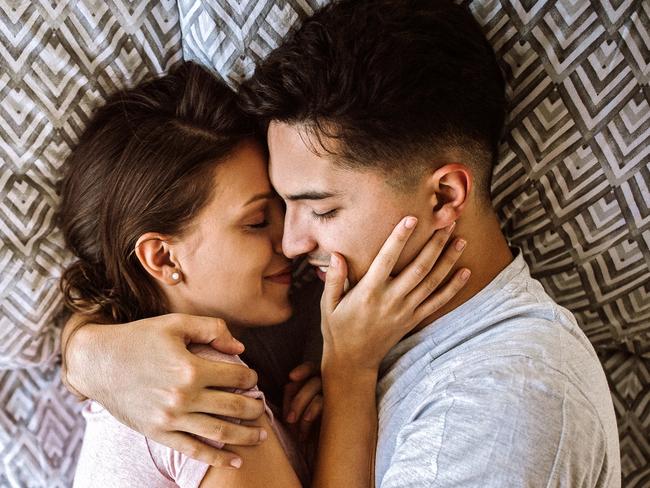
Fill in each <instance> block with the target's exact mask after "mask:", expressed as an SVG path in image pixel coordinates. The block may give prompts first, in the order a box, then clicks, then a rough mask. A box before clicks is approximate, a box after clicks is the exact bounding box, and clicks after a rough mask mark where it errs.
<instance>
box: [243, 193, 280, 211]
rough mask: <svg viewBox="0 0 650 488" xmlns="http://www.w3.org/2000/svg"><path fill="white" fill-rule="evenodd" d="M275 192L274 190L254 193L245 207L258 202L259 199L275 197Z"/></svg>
mask: <svg viewBox="0 0 650 488" xmlns="http://www.w3.org/2000/svg"><path fill="white" fill-rule="evenodd" d="M274 195H275V194H274V193H273V192H272V191H268V192H266V193H258V194H257V195H254V196H253V197H251V198H250V199H249V200H248V201H247V202H246V203H245V204H244V207H246V206H248V205H250V204H251V203H254V202H257V201H258V200H264V199H271V198H273V197H274Z"/></svg>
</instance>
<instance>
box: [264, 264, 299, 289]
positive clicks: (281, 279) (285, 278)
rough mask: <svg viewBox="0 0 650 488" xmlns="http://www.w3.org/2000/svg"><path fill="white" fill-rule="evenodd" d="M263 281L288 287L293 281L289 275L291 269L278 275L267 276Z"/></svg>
mask: <svg viewBox="0 0 650 488" xmlns="http://www.w3.org/2000/svg"><path fill="white" fill-rule="evenodd" d="M265 279H267V280H269V281H271V282H273V283H279V284H281V285H290V284H291V282H292V280H293V277H292V275H291V268H287V269H285V270H283V271H280V272H279V273H276V274H274V275H270V276H267V277H266V278H265Z"/></svg>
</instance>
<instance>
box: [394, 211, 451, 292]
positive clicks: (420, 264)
mask: <svg viewBox="0 0 650 488" xmlns="http://www.w3.org/2000/svg"><path fill="white" fill-rule="evenodd" d="M455 226H456V223H455V222H454V223H452V224H450V225H448V226H447V227H445V228H443V229H439V230H437V231H436V232H434V234H433V235H432V236H431V238H430V239H429V241H428V242H427V243H426V244H425V245H424V247H423V248H422V250H421V251H420V253H419V254H418V255H417V256H416V257H415V258H414V259H413V260H412V261H411V262H410V263H409V265H408V266H406V267H405V268H404V269H403V270H402V271H400V273H399V275H398V276H397V277H395V279H394V280H393V281H392V282H391V284H390V287H391V288H392V290H393V291H394V293H395V294H396V295H399V296H406V295H408V294H409V293H411V292H412V291H413V289H415V288H416V287H417V286H418V285H420V284H421V283H422V282H423V281H424V280H425V279H427V277H428V276H429V274H430V272H431V270H432V269H433V268H434V266H435V268H436V269H438V268H439V267H440V264H439V263H438V258H439V257H440V254H441V253H442V252H443V250H444V248H445V245H446V244H447V241H448V240H449V237H450V236H451V233H452V232H453V230H454V227H455ZM447 271H449V270H447Z"/></svg>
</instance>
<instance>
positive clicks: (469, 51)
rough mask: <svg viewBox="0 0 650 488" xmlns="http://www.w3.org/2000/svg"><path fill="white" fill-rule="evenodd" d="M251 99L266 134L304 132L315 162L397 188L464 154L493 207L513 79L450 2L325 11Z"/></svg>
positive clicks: (268, 67) (275, 61)
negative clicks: (451, 153) (276, 129)
mask: <svg viewBox="0 0 650 488" xmlns="http://www.w3.org/2000/svg"><path fill="white" fill-rule="evenodd" d="M242 97H243V100H244V105H245V108H246V109H247V110H248V111H250V112H252V113H253V114H255V115H256V116H257V117H259V118H260V119H261V120H262V123H263V124H266V125H268V123H270V122H271V121H279V122H284V123H289V124H296V125H298V126H300V127H301V129H304V130H305V133H306V134H307V135H308V136H309V139H310V141H312V142H313V143H314V145H313V147H314V148H315V149H316V150H317V152H319V153H320V152H321V150H324V151H325V152H326V153H328V154H330V155H332V156H335V160H336V161H337V162H338V163H340V164H342V165H344V166H348V167H371V168H372V167H375V168H376V169H379V170H381V171H384V172H385V173H386V174H387V175H389V176H390V179H389V181H393V182H396V184H397V185H398V186H404V184H406V185H408V183H409V182H412V181H414V178H419V177H420V176H421V175H422V171H423V170H426V169H431V168H432V166H433V167H435V165H436V163H438V164H441V163H443V162H451V161H436V156H441V155H442V154H444V150H445V149H448V148H454V149H456V150H459V149H460V150H462V151H464V152H462V153H461V154H464V155H466V156H467V162H468V163H469V165H470V167H472V169H473V171H474V173H475V180H476V186H477V189H478V192H479V193H480V194H481V195H482V196H486V197H488V198H489V186H490V176H491V173H492V166H493V164H494V162H495V160H496V157H497V153H498V143H499V139H500V138H501V134H502V131H503V125H504V117H505V89H504V81H503V77H502V74H501V71H500V69H499V67H498V64H497V62H496V59H495V56H494V52H493V50H492V48H491V46H490V45H489V43H488V42H487V40H486V39H485V37H484V35H483V33H482V32H481V29H480V27H479V25H478V24H477V22H476V21H475V20H474V18H473V17H472V16H471V14H470V13H469V12H467V11H466V10H465V9H464V8H462V7H460V6H457V5H454V4H453V3H451V2H447V1H433V0H409V1H407V0H344V1H339V2H334V3H332V4H330V5H328V6H325V7H324V8H322V9H321V10H319V11H318V12H316V13H315V14H314V15H313V16H312V17H310V18H308V19H306V20H305V21H304V23H303V24H302V26H300V27H299V28H298V29H296V30H294V31H292V32H291V33H289V35H288V36H287V38H286V40H285V41H284V42H283V44H282V45H281V46H280V47H278V48H277V49H276V50H274V51H273V52H272V53H271V54H270V55H269V56H268V58H267V59H266V60H265V61H263V62H262V63H261V64H260V65H259V66H258V67H257V69H256V71H255V73H254V75H253V76H252V78H251V79H250V80H248V81H247V82H246V83H244V85H243V86H242Z"/></svg>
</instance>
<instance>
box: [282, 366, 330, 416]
mask: <svg viewBox="0 0 650 488" xmlns="http://www.w3.org/2000/svg"><path fill="white" fill-rule="evenodd" d="M322 390H323V383H322V381H321V378H320V376H313V377H312V378H309V380H308V381H307V382H306V383H305V384H304V385H303V387H302V388H301V389H300V391H299V392H298V393H296V396H295V397H294V398H293V401H292V402H291V406H290V407H289V414H288V415H287V418H286V420H287V422H289V423H290V424H293V423H295V422H296V421H298V419H300V418H301V417H302V416H303V413H304V412H305V410H306V409H307V407H308V406H309V403H310V402H311V401H312V399H313V398H314V397H316V395H318V394H319V393H320V392H321V391H322Z"/></svg>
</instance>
